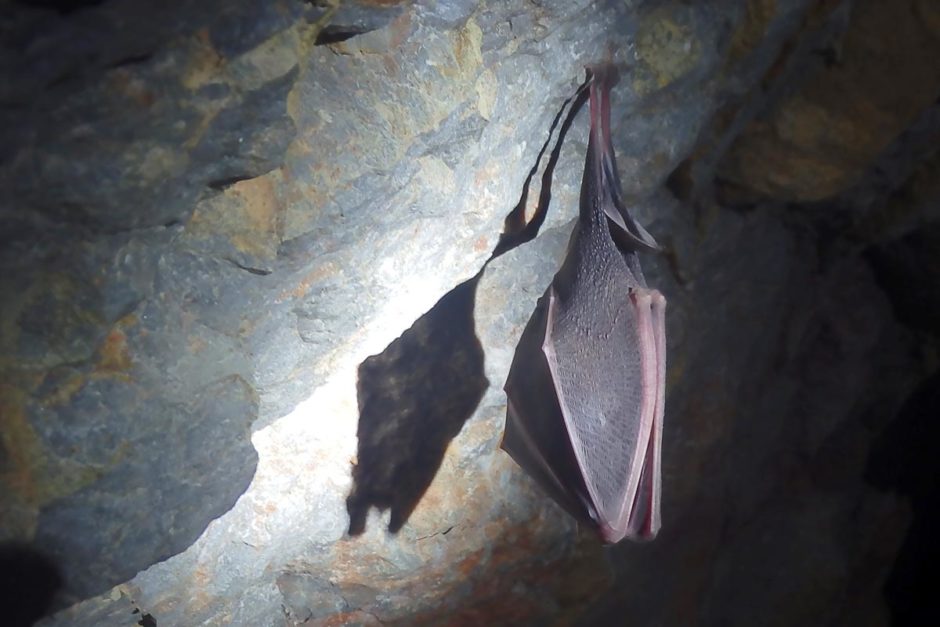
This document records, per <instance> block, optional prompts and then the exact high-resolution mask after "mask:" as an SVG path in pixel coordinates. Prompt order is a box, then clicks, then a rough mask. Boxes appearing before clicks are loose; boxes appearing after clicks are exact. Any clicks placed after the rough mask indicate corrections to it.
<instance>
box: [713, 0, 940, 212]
mask: <svg viewBox="0 0 940 627" xmlns="http://www.w3.org/2000/svg"><path fill="white" fill-rule="evenodd" d="M821 4H823V5H825V4H826V3H821ZM828 4H829V5H831V6H835V5H837V4H838V3H828ZM810 19H811V20H812V15H811V17H810ZM938 28H940V9H938V7H937V5H936V3H933V2H929V1H924V0H908V1H905V2H892V3H884V2H878V1H877V0H867V1H862V2H857V3H854V6H853V7H852V11H851V17H850V18H849V20H848V23H847V24H846V25H845V30H844V33H837V34H836V36H833V37H832V39H831V40H830V41H828V42H826V43H825V45H821V46H819V47H818V48H816V49H815V50H813V53H814V54H815V55H818V56H820V57H821V58H822V59H823V63H822V64H821V65H819V66H817V67H815V68H814V67H809V68H806V69H807V70H808V71H809V72H811V76H810V77H809V79H808V80H807V81H806V82H805V83H804V84H803V85H802V86H800V88H798V89H795V90H793V91H792V93H790V94H787V95H786V96H784V97H783V98H781V100H780V102H778V104H777V105H776V106H775V107H774V108H773V109H772V110H771V111H769V112H768V114H767V115H765V116H761V117H760V118H759V119H756V120H755V121H754V122H752V123H751V124H750V125H749V127H748V128H747V129H746V130H745V131H744V133H743V134H742V135H741V136H740V137H739V138H738V139H737V140H736V142H735V145H734V147H733V148H732V149H731V150H730V151H729V152H728V154H727V155H725V158H724V160H723V162H722V163H721V165H720V167H719V176H720V177H721V179H722V180H723V181H724V182H726V183H727V184H728V185H729V186H731V187H732V190H735V191H736V192H737V194H734V193H732V197H734V196H736V195H737V196H743V197H745V198H747V197H750V198H755V197H756V198H774V199H780V200H783V201H789V202H808V201H819V200H823V199H826V198H829V197H832V196H834V195H837V194H839V193H840V192H842V191H844V190H845V189H846V188H847V187H849V186H851V185H854V184H856V183H857V182H858V181H859V179H860V178H861V177H862V175H863V174H864V173H865V172H866V171H867V169H868V167H869V165H870V163H871V162H872V160H873V159H875V158H876V157H877V156H878V155H879V154H880V153H881V152H882V151H884V150H885V149H886V148H887V147H888V145H889V144H890V142H891V141H892V140H894V138H895V137H897V136H898V135H899V134H900V133H901V132H902V131H903V130H904V129H906V128H907V127H908V126H910V125H911V123H912V122H913V121H914V119H915V118H916V116H917V115H918V113H919V112H920V111H922V110H923V109H924V108H925V107H927V106H928V105H930V104H933V103H934V102H935V101H936V99H937V97H938V96H940V75H938V73H937V72H936V62H935V61H934V59H936V58H937V57H938V55H940V30H938ZM737 188H743V189H737ZM736 201H738V202H740V201H741V198H738V199H737V200H736Z"/></svg>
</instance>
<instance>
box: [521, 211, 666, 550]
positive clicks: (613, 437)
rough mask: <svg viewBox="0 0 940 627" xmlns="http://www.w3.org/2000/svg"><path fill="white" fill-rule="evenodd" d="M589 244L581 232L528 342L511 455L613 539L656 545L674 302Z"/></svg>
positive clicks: (524, 341) (615, 256)
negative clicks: (669, 309) (666, 327)
mask: <svg viewBox="0 0 940 627" xmlns="http://www.w3.org/2000/svg"><path fill="white" fill-rule="evenodd" d="M604 228H605V229H606V225H605V227H604ZM604 236H605V237H607V238H609V235H607V234H606V233H605V234H604ZM583 240H590V237H589V236H588V237H586V238H585V237H581V236H579V235H578V234H577V233H576V235H575V236H574V238H573V240H572V246H571V249H570V252H569V256H568V259H566V261H565V264H564V266H563V267H562V270H561V271H559V273H558V274H557V275H556V277H555V279H554V281H553V282H552V285H550V286H549V288H548V290H547V291H546V293H545V295H544V296H543V297H542V298H541V300H540V301H539V304H538V306H537V307H536V310H535V312H534V313H533V315H532V317H531V318H530V320H529V323H528V324H527V325H526V329H525V331H524V332H523V334H522V338H521V339H520V341H519V345H518V347H517V349H516V354H515V356H514V358H513V363H512V366H511V367H510V371H509V377H508V378H507V381H506V393H507V397H508V411H507V421H506V433H505V435H504V438H503V448H504V449H506V451H507V452H508V453H509V454H510V455H511V456H512V457H513V459H515V460H516V462H517V463H518V464H519V465H520V466H522V467H523V468H524V469H525V470H526V471H527V472H529V474H530V475H532V476H533V477H534V478H535V479H536V481H538V482H539V484H540V485H541V486H542V488H543V489H544V490H545V491H546V492H548V493H549V495H550V496H552V497H553V498H554V499H555V501H556V502H558V503H559V504H560V505H561V506H562V507H563V508H564V509H565V510H567V511H568V512H569V513H571V514H572V515H573V516H575V517H576V518H578V519H579V520H581V521H583V522H586V523H588V524H589V525H591V526H592V527H594V528H596V529H597V530H598V532H599V533H600V535H601V537H602V538H603V539H604V540H605V541H607V542H618V541H619V540H621V539H622V538H624V537H627V536H629V537H634V538H651V537H653V536H654V535H655V534H656V532H657V531H658V529H659V494H660V490H659V477H660V451H661V436H662V409H663V393H662V389H663V385H662V384H663V379H664V376H665V335H664V333H663V317H664V316H663V314H664V308H665V299H664V298H663V297H662V295H660V294H659V292H657V291H655V290H649V289H647V288H644V287H641V286H640V285H639V284H638V281H637V280H636V278H635V277H634V276H633V275H632V273H631V272H630V270H629V268H628V267H627V265H626V264H625V263H624V260H623V257H621V255H620V254H619V253H618V252H617V251H616V250H615V249H614V248H613V246H612V243H611V246H609V247H603V246H601V247H598V246H597V245H595V244H594V243H592V242H590V241H583ZM607 241H610V240H609V239H608V240H607Z"/></svg>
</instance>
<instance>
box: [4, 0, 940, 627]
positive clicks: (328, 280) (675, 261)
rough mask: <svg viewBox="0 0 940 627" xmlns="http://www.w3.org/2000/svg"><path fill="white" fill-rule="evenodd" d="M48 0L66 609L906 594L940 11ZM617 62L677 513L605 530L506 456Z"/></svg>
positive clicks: (809, 4)
mask: <svg viewBox="0 0 940 627" xmlns="http://www.w3.org/2000/svg"><path fill="white" fill-rule="evenodd" d="M44 4H49V3H41V2H37V3H30V2H25V1H24V2H21V3H7V4H4V5H3V6H2V7H0V68H2V72H3V75H4V79H5V80H3V81H0V293H2V295H3V296H2V301H0V428H2V432H0V436H2V439H0V540H3V541H9V542H15V543H17V544H16V550H15V551H12V550H9V551H8V550H3V551H0V562H3V564H0V565H2V566H3V568H4V569H10V568H11V567H15V566H16V565H22V564H33V563H40V564H44V566H42V567H40V568H36V569H35V572H37V573H45V572H47V571H49V570H50V568H49V567H50V566H51V567H52V571H53V574H51V575H49V576H47V577H45V580H46V581H47V582H48V583H52V582H53V581H54V580H55V579H56V578H57V577H58V578H61V583H62V585H61V587H60V588H58V589H57V592H56V596H55V599H54V601H53V603H52V609H53V610H56V611H57V613H54V614H52V615H50V616H49V617H48V618H46V619H45V620H43V621H42V622H41V623H40V624H41V625H44V626H46V627H49V626H52V625H63V626H64V625H69V626H72V625H89V626H90V625H138V624H140V625H147V624H159V625H190V624H220V625H221V624H226V625H227V624H234V625H282V624H310V625H337V624H380V623H381V624H403V625H405V624H407V625H411V624H468V625H470V624H474V625H476V624H481V623H482V624H486V623H489V624H513V625H518V624H539V625H541V624H552V623H555V624H584V625H593V624H621V623H623V622H625V621H629V622H631V623H635V624H638V625H647V624H665V625H683V624H708V625H752V624H762V625H767V624H771V625H775V624H779V625H792V624H800V623H801V622H802V623H808V624H853V625H880V624H887V622H888V620H889V616H890V612H891V611H892V605H891V604H892V603H893V602H894V601H893V599H894V597H889V598H887V599H886V598H885V596H884V595H883V591H882V587H883V585H884V584H885V582H886V581H890V582H895V583H897V582H899V581H905V579H904V577H905V576H907V575H905V573H906V572H908V571H903V572H902V571H900V570H898V569H899V568H900V567H899V566H897V565H895V563H894V562H895V556H896V555H897V554H898V551H899V550H902V548H901V547H902V542H904V543H905V544H904V549H903V551H908V553H909V550H910V547H911V546H915V545H916V543H915V544H912V542H913V540H912V539H911V538H912V537H913V536H911V535H908V536H907V539H906V540H905V534H906V533H907V532H908V525H909V524H910V523H911V520H912V519H913V520H914V524H913V527H912V529H913V531H912V532H911V533H914V532H917V530H918V529H930V528H931V525H930V524H928V523H929V520H930V519H929V516H930V512H929V509H927V508H925V507H923V506H922V505H923V503H924V502H925V501H926V500H927V499H926V498H925V497H924V495H925V494H928V495H929V494H931V492H929V489H928V488H930V486H928V488H924V489H920V488H918V490H919V491H917V492H916V493H915V492H912V491H910V490H905V489H904V488H903V486H899V485H898V483H897V482H895V481H894V479H896V476H897V475H898V473H895V474H890V473H888V475H890V476H888V475H885V474H884V473H883V472H882V470H879V469H883V468H885V467H887V466H891V465H892V464H891V463H890V462H885V463H881V464H879V463H873V462H872V461H871V451H872V449H873V446H874V444H875V443H878V446H879V447H881V449H880V450H881V453H879V455H876V456H875V458H876V461H877V460H878V459H880V460H885V459H887V460H891V459H893V458H892V457H891V451H892V450H896V449H898V448H903V447H904V446H906V444H907V442H908V440H905V437H911V436H910V435H909V434H910V433H916V429H913V430H909V431H905V430H903V429H902V430H901V431H898V430H897V429H894V430H892V429H893V427H890V426H889V425H890V424H891V420H892V418H893V417H895V416H896V415H901V416H902V418H904V417H905V416H906V417H910V416H915V417H916V416H919V415H927V413H925V412H926V411H927V410H926V409H924V408H929V407H935V405H936V403H935V402H934V400H933V399H934V397H935V395H931V394H929V391H928V392H925V391H924V390H926V389H928V388H925V387H924V386H925V385H926V384H924V383H921V382H922V381H924V380H926V379H927V377H928V376H929V375H930V373H931V372H933V371H935V370H936V363H937V359H936V355H937V337H938V327H937V322H936V321H937V320H938V319H940V318H938V315H932V314H931V312H933V314H937V312H938V310H940V305H938V303H937V298H936V289H935V288H934V287H932V286H935V285H936V284H937V281H938V277H940V270H938V262H937V253H936V251H937V250H940V230H938V224H940V209H938V207H940V202H938V199H940V188H938V186H937V185H936V181H937V180H938V178H937V176H936V173H937V171H938V160H937V154H938V153H937V146H940V141H938V138H940V109H938V96H940V83H937V77H938V76H940V68H938V65H937V61H936V59H938V58H940V54H938V52H940V49H938V46H940V44H938V42H940V17H938V14H937V10H936V7H935V5H934V4H932V3H931V2H929V1H928V0H908V1H905V2H898V3H882V2H878V1H877V0H858V1H855V2H848V1H847V0H844V1H841V2H840V1H838V0H834V1H829V2H816V1H813V0H777V1H775V2H772V1H768V0H722V1H721V2H711V3H687V2H682V1H680V0H675V1H658V0H657V1H647V2H642V3H641V2H639V1H636V2H634V1H627V2H623V1H618V2H614V1H610V2H607V1H600V2H593V3H592V2H562V1H551V2H540V3H530V2H523V1H521V0H520V1H518V2H516V1H510V2H478V1H473V0H438V1H436V2H434V1H427V2H417V3H405V2H402V3H396V2H374V1H367V0H360V1H351V0H350V1H346V0H343V1H342V2H340V3H335V2H312V3H311V2H301V1H300V0H278V1H277V2H262V1H260V0H250V1H249V0H246V1H242V2H231V1H227V2H223V1H221V0H207V1H202V2H187V1H185V0H174V1H172V2H165V3H161V4H160V6H159V7H157V5H156V4H153V3H147V2H144V1H143V0H110V1H105V2H84V3H76V5H74V6H71V7H67V6H65V5H64V4H63V5H59V7H58V8H57V9H56V8H43V6H41V5H44ZM53 4H54V3H53ZM889 5H890V7H889ZM885 33H889V34H891V36H890V37H883V35H884V34H885ZM608 54H612V55H613V56H614V59H615V60H617V61H621V62H625V63H626V66H625V69H624V71H623V76H622V80H621V81H620V83H619V85H618V86H617V88H616V90H615V93H614V104H615V111H614V113H613V121H612V124H613V128H614V131H615V135H616V139H615V144H616V148H617V151H618V163H619V166H620V168H621V172H620V174H621V179H622V180H623V183H624V187H625V189H624V191H625V194H626V196H627V197H628V198H629V199H630V200H631V202H632V203H633V204H634V205H635V214H636V215H637V216H638V218H639V219H640V221H641V222H643V224H644V225H646V227H647V228H648V230H649V231H650V232H651V233H653V234H654V236H656V238H657V239H658V240H659V241H660V242H661V243H663V244H664V245H665V248H666V252H665V253H664V254H663V255H661V256H659V257H653V256H651V257H650V258H649V259H647V260H645V261H644V268H645V269H646V272H647V279H648V281H649V283H650V284H651V285H653V286H656V287H657V288H659V289H660V290H661V291H662V292H663V293H664V294H665V296H666V297H667V299H668V302H669V305H668V309H667V311H668V315H667V326H668V331H667V334H668V343H669V370H668V388H667V410H666V421H667V422H666V433H665V436H664V480H663V484H664V506H663V520H664V525H663V531H662V532H661V534H660V536H659V538H658V539H657V540H656V541H655V542H654V543H652V544H648V545H626V544H625V545H618V546H616V547H612V548H602V547H601V546H600V545H599V544H598V543H597V541H596V540H595V539H594V538H593V537H591V536H590V535H588V534H586V533H584V532H583V531H582V530H579V529H578V528H577V526H576V525H575V524H574V523H573V522H572V521H571V520H570V519H569V518H568V517H566V516H565V515H564V514H563V513H562V512H561V510H560V509H559V508H557V507H556V506H555V505H554V504H553V503H552V502H550V501H548V500H547V499H546V498H545V497H544V496H543V495H542V494H541V492H540V491H539V490H538V488H537V486H536V485H535V484H534V482H533V481H532V480H530V479H529V478H528V477H527V476H525V475H524V474H523V473H522V472H521V471H520V470H519V468H518V467H516V466H515V465H514V464H513V463H512V461H511V460H510V459H509V458H508V456H507V455H506V454H505V453H503V452H502V451H500V450H499V448H498V445H499V438H500V435H501V430H502V423H503V419H504V415H505V395H504V394H503V392H502V384H503V382H504V381H505V377H506V373H507V371H508V367H509V363H510V361H511V359H512V355H513V349H514V346H515V343H516V341H517V340H518V337H519V335H520V333H521V332H522V329H523V327H524V325H525V323H526V321H527V319H528V317H529V315H530V313H531V311H532V309H533V307H534V305H535V302H536V299H537V298H538V296H540V295H541V294H542V292H543V291H544V289H545V286H546V285H547V284H548V282H549V281H550V280H551V277H552V275H553V273H554V272H555V271H556V269H557V268H558V265H559V263H560V261H561V259H562V258H563V257H564V254H565V247H566V245H567V239H568V235H569V233H570V229H571V220H572V218H573V217H574V215H575V214H576V210H577V197H578V187H579V183H580V173H581V168H582V164H583V155H584V151H585V148H586V131H587V129H586V121H585V119H584V116H583V115H582V116H581V117H579V118H575V121H574V124H573V125H572V126H571V127H570V129H562V128H560V127H559V125H555V126H553V120H554V118H555V116H556V114H557V113H558V112H559V110H560V109H561V108H562V106H563V104H564V103H565V101H566V99H567V98H569V97H570V96H571V95H572V94H573V93H574V90H575V89H576V87H577V85H578V83H579V82H580V81H581V80H582V78H583V69H582V68H583V65H584V64H585V63H589V62H591V61H596V60H598V59H602V58H604V57H605V55H608ZM560 133H562V134H563V135H564V141H563V143H561V144H560V145H559V147H558V151H559V152H558V160H557V164H556V166H555V167H554V169H553V170H552V172H551V174H552V176H551V177H550V178H548V177H542V172H543V171H544V168H545V161H546V160H547V158H548V157H547V155H542V154H541V152H540V151H542V150H543V147H545V148H547V150H546V151H545V152H550V151H551V149H552V148H553V147H554V146H555V145H556V144H555V142H556V139H557V138H558V136H559V134H560ZM533 169H534V172H535V174H534V175H533V176H532V178H531V186H529V182H527V177H529V176H530V171H533ZM549 185H550V186H551V204H550V206H549V212H548V217H547V221H546V222H545V224H544V225H543V226H542V229H541V232H540V234H539V236H538V237H537V238H535V239H534V240H532V241H530V242H528V243H526V244H523V245H521V246H518V247H516V248H514V249H513V250H511V251H509V252H508V253H506V254H505V255H502V256H500V257H498V258H496V259H495V260H493V261H492V262H490V263H488V264H485V262H486V260H487V259H488V258H489V256H490V253H491V252H492V251H493V249H494V247H495V245H496V243H497V241H498V239H499V235H500V233H501V231H502V229H503V221H504V218H505V217H506V215H507V214H508V213H509V211H510V210H511V209H512V208H513V207H514V206H516V205H517V203H520V202H521V203H522V206H523V207H524V208H528V213H529V215H531V212H532V210H533V209H534V207H535V204H536V199H537V198H538V197H539V192H540V191H541V192H547V191H548V186H549ZM524 189H527V190H528V194H527V195H522V194H523V190H524ZM520 196H521V197H522V199H521V200H520ZM484 264H485V265H484ZM906 285H910V286H911V287H909V288H905V286H906ZM919 383H920V386H919V387H918V384H919ZM915 389H917V390H918V391H917V392H916V393H915V392H914V390H915ZM908 397H910V398H908ZM924 399H927V400H924ZM905 401H906V403H905ZM931 403H933V404H932V405H931ZM902 406H903V407H904V410H903V411H901V408H902ZM899 411H900V412H901V413H900V414H898V412H899ZM919 412H920V413H919ZM904 420H908V418H904ZM902 422H903V420H902ZM903 424H908V422H903ZM882 433H888V434H889V435H891V434H893V435H892V437H886V436H882ZM898 433H900V434H901V435H898ZM905 433H907V434H908V435H907V436H905V435H904V434H905ZM885 447H887V448H885ZM892 447H894V448H892ZM922 454H923V455H927V454H928V453H927V452H922ZM898 463H899V464H901V463H904V462H903V461H901V462H898ZM879 473H881V474H879ZM901 476H903V473H901ZM872 484H874V485H872ZM875 485H877V486H880V487H877V488H876V487H875ZM889 488H890V489H896V490H898V491H900V492H901V493H903V494H908V495H911V494H912V495H913V496H914V498H915V501H914V507H913V510H912V508H911V505H910V502H909V501H908V500H907V499H906V498H904V497H902V496H900V495H897V494H891V493H889V492H886V491H884V490H887V489H889ZM917 499H920V500H917ZM918 504H920V505H918ZM380 510H388V511H386V512H385V513H380ZM912 512H913V513H912ZM386 528H390V529H391V531H392V532H394V533H390V532H389V531H388V530H387V529H386ZM350 532H352V534H353V535H350ZM10 546H12V545H10ZM903 551H902V552H903ZM22 555H28V556H29V558H28V559H21V558H20V557H18V556H22ZM11 556H12V557H11ZM8 558H9V559H8ZM37 560H38V561H37ZM43 560H45V562H43ZM892 569H893V570H892ZM55 573H58V574H57V575H55ZM23 581H30V582H31V583H30V586H31V587H32V588H36V587H40V584H41V582H40V584H36V585H33V583H32V581H33V580H31V579H28V578H27V577H24V578H23ZM24 585H25V584H24ZM898 586H900V584H898ZM896 587H897V586H896ZM907 589H908V590H911V589H913V588H911V587H910V586H908V587H907ZM890 590H891V587H890V586H889V591H890ZM20 600H21V599H20ZM38 601H39V605H42V603H41V601H42V599H38ZM37 611H39V612H40V613H41V611H42V610H41V609H40V610H37ZM893 611H895V614H897V609H896V607H895V608H894V610H893ZM24 612H27V613H24V614H22V616H24V617H28V611H27V610H24ZM4 615H5V616H14V615H13V614H9V613H8V614H4ZM23 620H24V621H25V620H26V618H24V619H23Z"/></svg>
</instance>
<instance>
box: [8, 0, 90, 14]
mask: <svg viewBox="0 0 940 627" xmlns="http://www.w3.org/2000/svg"><path fill="white" fill-rule="evenodd" d="M103 2H104V0H14V4H19V5H22V6H24V7H33V8H37V9H52V10H53V11H56V12H58V13H60V14H61V15H68V14H69V13H74V12H75V11H78V10H80V9H84V8H86V7H96V6H98V5H99V4H102V3H103Z"/></svg>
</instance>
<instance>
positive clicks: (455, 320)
mask: <svg viewBox="0 0 940 627" xmlns="http://www.w3.org/2000/svg"><path fill="white" fill-rule="evenodd" d="M480 276H482V273H480V274H477V275H476V276H475V277H473V278H472V279H470V280H468V281H465V282H464V283H461V284H460V285H459V286H457V287H456V288H454V289H453V290H451V291H450V292H448V293H447V294H446V295H445V296H444V297H443V298H442V299H441V300H440V301H438V303H437V304H436V305H435V306H434V307H433V308H432V309H431V310H430V311H429V312H428V313H426V314H424V315H423V316H421V317H420V318H419V319H418V320H417V321H416V322H415V323H414V325H412V327H411V328H410V329H408V330H407V331H405V332H404V333H403V334H402V336H401V337H400V338H398V339H397V340H395V341H394V342H392V343H391V344H390V345H389V347H388V348H387V349H385V351H384V352H382V354H380V355H374V356H372V357H369V358H368V359H367V360H365V361H364V362H363V363H362V364H361V365H360V366H359V384H358V393H359V430H358V436H359V455H358V464H357V465H356V467H355V468H354V470H353V479H354V480H355V488H354V489H353V492H352V494H350V496H349V499H348V500H347V508H348V510H349V520H350V522H349V533H350V534H352V535H356V534H359V533H362V532H363V531H364V530H365V524H366V515H367V514H368V512H369V507H370V506H372V505H374V506H376V507H379V508H381V509H387V508H391V510H392V513H391V521H390V522H389V531H392V532H397V531H398V530H399V529H401V528H402V525H404V524H405V522H406V521H407V520H408V517H409V516H410V515H411V512H412V511H414V508H415V507H416V506H417V504H418V501H419V500H420V499H421V496H422V495H423V494H424V492H425V490H427V488H428V486H429V485H431V481H432V480H433V479H434V475H435V474H436V473H437V469H438V468H439V467H440V465H441V461H442V460H443V459H444V451H445V450H446V449H447V444H448V443H449V442H450V441H451V440H452V439H453V438H454V436H456V435H457V434H458V433H459V432H460V429H461V428H462V427H463V424H464V422H465V421H466V420H467V418H469V417H470V415H471V414H472V413H473V411H474V410H475V409H476V407H477V404H478V403H479V402H480V399H481V398H483V393H484V392H485V391H486V388H487V385H489V382H488V381H487V380H486V377H485V376H484V374H483V347H482V346H481V345H480V341H479V340H478V339H477V337H476V334H475V333H474V330H473V301H474V296H475V295H476V286H477V282H478V281H479V278H480Z"/></svg>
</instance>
